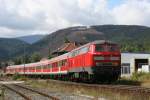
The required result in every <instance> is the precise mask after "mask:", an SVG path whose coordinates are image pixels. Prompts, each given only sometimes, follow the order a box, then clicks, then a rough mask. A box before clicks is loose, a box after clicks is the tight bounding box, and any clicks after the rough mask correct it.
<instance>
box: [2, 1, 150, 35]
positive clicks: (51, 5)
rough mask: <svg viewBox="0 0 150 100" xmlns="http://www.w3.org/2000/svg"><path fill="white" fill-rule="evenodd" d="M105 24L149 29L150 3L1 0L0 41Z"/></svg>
mask: <svg viewBox="0 0 150 100" xmlns="http://www.w3.org/2000/svg"><path fill="white" fill-rule="evenodd" d="M103 24H114V25H143V26H150V0H0V37H7V38H11V37H18V36H25V35H33V34H48V33H51V32H54V31H56V30H58V29H62V28H67V27H73V26H89V25H103Z"/></svg>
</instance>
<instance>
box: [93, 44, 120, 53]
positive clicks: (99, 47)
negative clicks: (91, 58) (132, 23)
mask: <svg viewBox="0 0 150 100" xmlns="http://www.w3.org/2000/svg"><path fill="white" fill-rule="evenodd" d="M95 51H96V52H101V51H112V52H114V51H119V47H118V46H117V45H115V44H96V45H95Z"/></svg>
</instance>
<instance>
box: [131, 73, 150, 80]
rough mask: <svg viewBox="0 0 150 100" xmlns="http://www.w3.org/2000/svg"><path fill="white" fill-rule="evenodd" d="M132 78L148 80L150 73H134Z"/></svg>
mask: <svg viewBox="0 0 150 100" xmlns="http://www.w3.org/2000/svg"><path fill="white" fill-rule="evenodd" d="M131 80H135V81H147V80H150V73H143V72H140V73H133V75H132V77H131Z"/></svg>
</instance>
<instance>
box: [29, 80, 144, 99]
mask: <svg viewBox="0 0 150 100" xmlns="http://www.w3.org/2000/svg"><path fill="white" fill-rule="evenodd" d="M27 84H28V85H31V86H32V87H35V88H42V89H48V90H49V91H52V92H60V93H71V94H75V95H88V96H93V97H95V98H105V99H106V100H141V99H143V98H145V97H143V96H141V95H136V97H137V98H135V94H130V93H124V92H123V93H122V92H118V91H111V90H110V91H109V90H107V89H106V90H105V89H99V88H96V87H95V88H93V87H86V86H80V85H78V86H75V85H69V84H62V83H59V82H53V81H50V80H47V81H39V80H30V81H28V82H27Z"/></svg>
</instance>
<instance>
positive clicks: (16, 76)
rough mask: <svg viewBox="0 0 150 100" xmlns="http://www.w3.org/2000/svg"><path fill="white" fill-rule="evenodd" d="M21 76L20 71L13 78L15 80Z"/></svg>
mask: <svg viewBox="0 0 150 100" xmlns="http://www.w3.org/2000/svg"><path fill="white" fill-rule="evenodd" d="M20 77H21V76H20V75H19V74H18V73H15V74H13V76H12V79H13V80H17V79H19V78H20Z"/></svg>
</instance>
